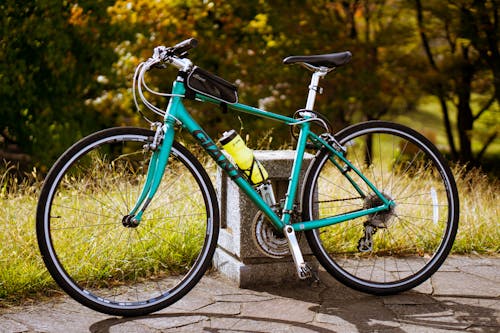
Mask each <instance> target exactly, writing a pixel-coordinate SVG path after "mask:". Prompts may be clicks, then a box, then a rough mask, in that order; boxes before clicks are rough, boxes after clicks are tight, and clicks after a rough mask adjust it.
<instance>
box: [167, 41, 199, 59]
mask: <svg viewBox="0 0 500 333" xmlns="http://www.w3.org/2000/svg"><path fill="white" fill-rule="evenodd" d="M197 45H198V40H196V39H195V38H189V39H186V40H185V41H182V42H180V43H179V44H177V45H175V46H172V53H174V54H175V55H177V56H182V55H183V54H184V53H185V52H187V51H189V50H191V49H192V48H195V47H196V46H197Z"/></svg>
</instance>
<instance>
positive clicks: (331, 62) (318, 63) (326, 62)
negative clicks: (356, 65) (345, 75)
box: [283, 51, 352, 68]
mask: <svg viewBox="0 0 500 333" xmlns="http://www.w3.org/2000/svg"><path fill="white" fill-rule="evenodd" d="M351 58H352V54H351V52H349V51H345V52H338V53H329V54H318V55H310V56H290V57H286V58H285V59H284V60H283V63H284V64H286V65H289V64H296V63H305V64H308V65H311V66H314V67H328V68H332V67H340V66H343V65H345V64H347V63H348V62H349V61H351Z"/></svg>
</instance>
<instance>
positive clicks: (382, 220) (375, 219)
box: [363, 193, 396, 228]
mask: <svg viewBox="0 0 500 333" xmlns="http://www.w3.org/2000/svg"><path fill="white" fill-rule="evenodd" d="M382 195H383V196H384V198H386V199H387V200H389V201H392V198H391V196H389V195H388V194H386V193H382ZM383 204H384V202H383V201H382V199H380V198H379V197H378V196H377V195H376V194H373V195H371V196H369V197H366V198H365V202H364V205H363V208H365V209H368V208H374V207H379V206H381V205H383ZM395 209H396V205H391V206H390V207H389V209H387V210H385V211H382V212H377V213H373V214H370V215H368V221H367V223H368V224H370V225H372V226H374V227H377V228H387V227H388V226H389V224H390V222H391V221H392V220H393V219H394V212H395Z"/></svg>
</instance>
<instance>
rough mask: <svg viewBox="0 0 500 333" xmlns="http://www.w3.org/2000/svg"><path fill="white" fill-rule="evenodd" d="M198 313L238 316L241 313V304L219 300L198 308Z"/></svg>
mask: <svg viewBox="0 0 500 333" xmlns="http://www.w3.org/2000/svg"><path fill="white" fill-rule="evenodd" d="M196 313H205V314H206V315H209V314H210V315H217V314H224V315H232V316H236V315H239V314H240V313H241V304H239V303H228V302H217V303H214V304H210V305H208V306H205V307H203V308H201V309H199V310H197V311H196Z"/></svg>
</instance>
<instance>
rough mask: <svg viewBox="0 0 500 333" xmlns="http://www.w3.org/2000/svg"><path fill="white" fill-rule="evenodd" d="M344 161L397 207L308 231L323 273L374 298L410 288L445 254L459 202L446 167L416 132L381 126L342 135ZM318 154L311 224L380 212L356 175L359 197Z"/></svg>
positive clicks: (307, 216) (309, 191) (309, 196)
mask: <svg viewBox="0 0 500 333" xmlns="http://www.w3.org/2000/svg"><path fill="white" fill-rule="evenodd" d="M336 137H337V139H338V140H339V142H340V143H341V144H342V145H343V146H345V147H346V149H347V158H348V159H349V160H350V161H351V162H352V163H353V164H354V165H355V166H356V167H357V168H359V170H360V171H361V172H362V173H363V174H364V175H365V176H366V177H367V178H368V179H369V180H370V181H371V182H372V183H373V184H374V185H375V186H376V187H377V189H378V190H379V191H381V192H382V194H383V195H384V196H385V197H386V198H387V199H389V200H393V201H394V202H395V206H394V207H392V208H391V209H390V210H388V211H384V212H380V213H378V214H372V215H369V216H365V217H362V218H357V219H354V220H350V221H346V222H343V223H339V224H335V225H331V226H328V227H325V228H320V229H315V230H311V231H308V232H306V236H307V240H308V242H309V245H310V247H311V249H312V251H313V253H314V254H315V255H316V257H317V258H318V260H319V261H320V263H321V264H322V266H323V267H324V268H325V269H326V270H327V271H328V272H329V273H330V274H332V275H333V276H334V277H336V278H337V279H338V280H339V281H341V282H342V283H344V284H346V285H348V286H350V287H352V288H354V289H357V290H360V291H363V292H367V293H372V294H392V293H397V292H401V291H404V290H408V289H411V288H413V287H415V286H417V285H419V284H420V283H422V282H423V281H425V280H426V279H428V278H429V277H430V276H431V275H432V274H433V273H434V272H435V271H436V270H437V269H438V268H439V266H440V265H441V264H442V262H443V261H444V260H445V258H446V256H447V255H448V253H449V251H450V249H451V247H452V245H453V241H454V239H455V235H456V232H457V227H458V215H459V214H458V213H459V203H458V194H457V189H456V185H455V181H454V179H453V176H452V174H451V171H450V169H449V167H448V166H447V165H446V163H445V161H444V159H443V158H442V156H441V155H440V153H439V152H438V150H437V149H436V148H435V147H434V145H433V144H432V143H431V142H430V141H429V140H427V139H426V138H425V137H423V136H422V135H420V134H419V133H417V132H415V131H413V130H411V129H409V128H407V127H404V126H402V125H398V124H393V123H389V122H382V121H372V122H365V123H360V124H357V125H354V126H351V127H348V128H346V129H345V130H342V131H341V132H339V133H338V134H337V136H336ZM332 158H333V157H332V156H331V155H330V154H329V153H327V152H326V150H324V151H321V152H320V153H319V154H318V156H317V157H316V159H315V161H314V162H313V164H312V165H311V168H310V170H309V172H308V175H307V178H306V181H305V187H304V188H305V191H304V196H303V199H302V200H303V201H302V202H303V204H304V206H303V212H304V213H303V214H304V216H303V218H304V220H312V219H318V218H325V217H329V216H334V215H339V214H342V213H346V212H349V211H354V210H361V209H366V208H372V207H376V206H379V205H381V204H382V201H381V200H380V199H379V198H378V197H377V196H376V195H375V194H374V192H373V191H371V190H370V189H369V188H368V186H367V185H366V184H365V183H364V182H363V181H362V180H361V179H360V178H359V177H357V176H355V175H354V172H348V174H349V175H350V176H352V177H353V179H354V180H355V181H356V183H357V184H358V185H360V191H358V190H356V188H355V187H353V185H352V184H351V182H350V181H349V180H348V179H347V178H346V177H344V176H343V175H342V173H341V172H339V171H338V169H337V167H335V166H334V164H333V163H332V161H331V159H332Z"/></svg>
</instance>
